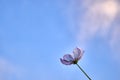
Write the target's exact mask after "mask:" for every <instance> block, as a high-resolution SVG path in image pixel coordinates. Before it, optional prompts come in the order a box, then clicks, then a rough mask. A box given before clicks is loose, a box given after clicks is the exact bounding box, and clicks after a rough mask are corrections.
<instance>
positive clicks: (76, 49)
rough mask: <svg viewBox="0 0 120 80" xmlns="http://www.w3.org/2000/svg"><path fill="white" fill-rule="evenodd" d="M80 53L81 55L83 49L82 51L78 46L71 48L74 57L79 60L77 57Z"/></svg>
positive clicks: (79, 56)
mask: <svg viewBox="0 0 120 80" xmlns="http://www.w3.org/2000/svg"><path fill="white" fill-rule="evenodd" d="M82 55H83V51H82V50H81V49H79V48H77V47H76V48H75V49H74V50H73V56H74V59H77V60H79V59H80V58H81V57H82Z"/></svg>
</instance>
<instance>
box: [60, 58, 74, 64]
mask: <svg viewBox="0 0 120 80" xmlns="http://www.w3.org/2000/svg"><path fill="white" fill-rule="evenodd" d="M60 61H61V63H63V64H65V65H71V64H72V61H66V60H64V59H61V58H60Z"/></svg>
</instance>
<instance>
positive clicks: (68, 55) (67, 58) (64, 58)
mask: <svg viewBox="0 0 120 80" xmlns="http://www.w3.org/2000/svg"><path fill="white" fill-rule="evenodd" d="M63 60H66V61H73V60H74V59H73V57H72V56H71V55H70V54H66V55H64V56H63Z"/></svg>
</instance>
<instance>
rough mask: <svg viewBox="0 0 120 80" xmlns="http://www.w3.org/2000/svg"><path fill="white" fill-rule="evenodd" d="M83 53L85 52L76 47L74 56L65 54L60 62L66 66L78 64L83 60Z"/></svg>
mask: <svg viewBox="0 0 120 80" xmlns="http://www.w3.org/2000/svg"><path fill="white" fill-rule="evenodd" d="M83 53H84V51H83V50H81V49H79V48H77V47H76V48H75V49H74V50H73V53H72V54H65V55H64V56H63V59H62V58H60V61H61V62H62V63H63V64H65V65H71V64H77V62H78V61H79V60H80V59H81V58H82V55H83Z"/></svg>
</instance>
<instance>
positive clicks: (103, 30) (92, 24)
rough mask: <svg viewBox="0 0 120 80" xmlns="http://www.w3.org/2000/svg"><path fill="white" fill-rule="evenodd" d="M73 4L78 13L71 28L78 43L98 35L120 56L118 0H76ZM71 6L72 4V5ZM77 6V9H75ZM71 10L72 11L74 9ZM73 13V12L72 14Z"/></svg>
mask: <svg viewBox="0 0 120 80" xmlns="http://www.w3.org/2000/svg"><path fill="white" fill-rule="evenodd" d="M76 4H78V5H74V6H76V7H74V9H75V10H76V13H79V14H78V15H77V17H75V16H74V18H75V19H76V21H75V24H76V25H75V26H74V28H75V29H73V30H75V31H74V32H75V33H76V37H77V40H78V42H79V43H80V44H83V45H86V43H88V42H89V41H90V40H91V39H94V38H95V37H96V36H99V37H100V38H101V39H105V40H107V41H106V43H107V44H108V45H109V46H110V48H111V49H112V50H113V51H115V52H114V56H117V57H119V56H120V49H119V48H120V43H119V42H120V23H119V22H120V6H119V5H120V2H119V0H84V1H80V0H77V1H76ZM72 6H73V5H72ZM76 8H77V9H76ZM75 10H73V11H75ZM72 15H73V14H72ZM74 15H75V14H74ZM119 60H120V57H119Z"/></svg>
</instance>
